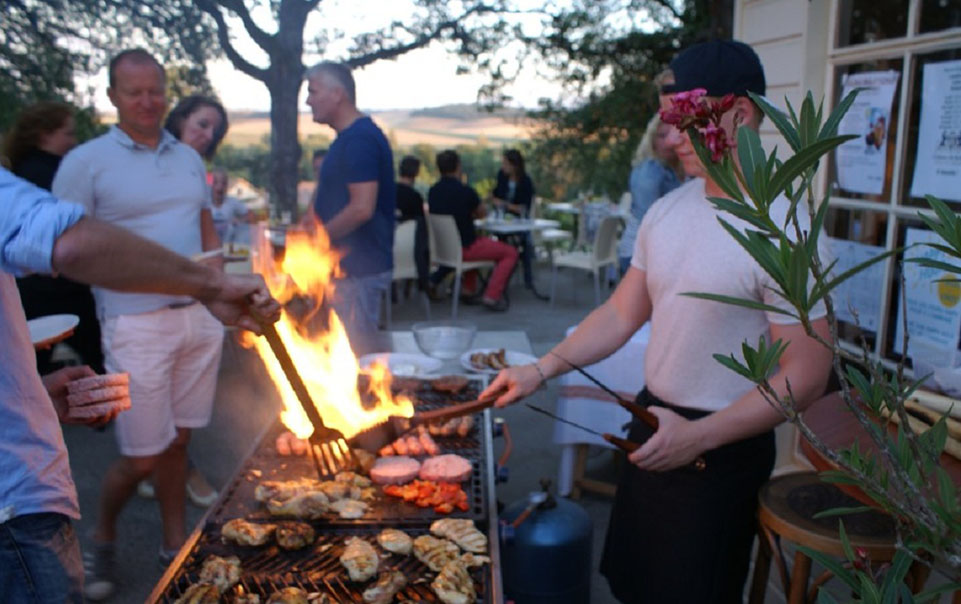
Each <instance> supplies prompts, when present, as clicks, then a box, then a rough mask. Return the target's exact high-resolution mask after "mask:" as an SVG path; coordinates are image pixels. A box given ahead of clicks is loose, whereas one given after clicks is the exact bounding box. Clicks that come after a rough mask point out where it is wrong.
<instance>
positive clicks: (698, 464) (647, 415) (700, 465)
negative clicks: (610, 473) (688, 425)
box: [528, 350, 707, 470]
mask: <svg viewBox="0 0 961 604" xmlns="http://www.w3.org/2000/svg"><path fill="white" fill-rule="evenodd" d="M551 354H552V355H554V356H555V357H557V358H559V359H560V360H562V361H564V362H565V363H567V364H568V365H570V366H571V368H572V369H574V370H575V371H577V372H578V373H579V374H581V375H583V376H584V377H586V378H587V379H589V380H590V381H591V382H592V383H594V384H595V385H596V386H597V387H598V388H600V389H601V390H603V391H604V392H606V393H608V394H610V395H611V396H613V397H614V400H615V401H616V402H617V404H618V405H620V406H621V407H622V408H624V409H626V410H627V411H628V412H629V413H630V414H631V415H633V416H634V417H636V418H637V419H639V420H641V421H642V422H644V423H645V424H647V425H648V426H649V427H650V428H651V429H653V430H655V431H656V430H657V427H658V426H659V425H660V421H659V420H658V419H657V416H656V415H654V414H653V413H651V412H650V411H648V410H647V408H645V407H643V406H641V405H639V404H637V403H635V402H633V401H628V400H625V399H624V398H623V397H622V396H621V395H619V394H618V393H617V392H615V391H614V390H612V389H611V388H608V387H607V386H605V385H604V384H603V383H601V381H600V380H598V379H597V378H596V377H594V376H593V375H591V374H590V373H588V372H587V371H585V370H584V369H582V368H581V367H578V366H577V365H575V364H574V363H571V362H570V361H568V360H567V359H565V358H564V357H562V356H561V355H559V354H557V353H556V352H554V351H553V350H552V351H551ZM528 406H530V405H528ZM536 410H537V411H540V412H541V413H547V412H545V411H544V410H543V409H536ZM548 415H550V414H548ZM553 417H555V418H557V416H553ZM557 419H560V418H557ZM561 421H565V420H563V419H562V420H561ZM567 423H571V422H567ZM578 427H579V428H583V426H578ZM601 436H602V437H603V438H604V440H606V441H607V442H609V443H611V444H613V445H615V446H617V447H618V448H620V449H621V450H623V451H625V452H627V453H632V452H633V451H635V450H637V449H638V448H639V447H640V446H641V445H639V444H637V443H635V442H631V441H629V440H624V439H622V438H618V437H616V436H613V435H610V434H602V435H601ZM609 436H610V437H611V438H608V437H609ZM612 438H613V439H617V440H618V441H621V442H616V441H615V440H611V439H612ZM629 447H633V448H629ZM691 466H692V467H693V468H694V469H695V470H703V469H704V468H706V467H707V462H705V461H704V457H702V456H700V455H698V456H697V457H696V458H695V459H694V461H693V462H691Z"/></svg>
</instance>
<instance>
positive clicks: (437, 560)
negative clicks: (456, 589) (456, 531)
mask: <svg viewBox="0 0 961 604" xmlns="http://www.w3.org/2000/svg"><path fill="white" fill-rule="evenodd" d="M459 555H460V549H458V547H457V546H456V545H454V544H453V543H451V542H450V541H448V540H447V539H438V538H437V537H431V536H430V535H421V536H420V537H417V538H416V539H414V557H415V558H417V559H418V560H420V561H421V562H423V563H424V564H425V565H426V566H427V568H429V569H431V570H432V571H434V572H435V573H436V572H440V570H441V569H442V568H444V565H445V564H447V563H448V562H450V561H451V560H454V559H455V558H457V556H459Z"/></svg>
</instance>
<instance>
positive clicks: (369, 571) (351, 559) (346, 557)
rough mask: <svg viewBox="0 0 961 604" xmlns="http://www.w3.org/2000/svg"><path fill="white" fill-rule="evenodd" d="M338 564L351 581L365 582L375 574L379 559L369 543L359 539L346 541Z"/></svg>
mask: <svg viewBox="0 0 961 604" xmlns="http://www.w3.org/2000/svg"><path fill="white" fill-rule="evenodd" d="M340 563H341V564H343V565H344V568H346V569H347V575H348V576H349V577H350V580H351V581H356V582H358V583H359V582H361V581H367V580H368V579H370V578H371V577H373V576H374V575H375V574H376V573H377V567H378V566H379V565H380V558H379V557H378V556H377V550H375V549H374V546H373V545H371V544H370V543H367V542H366V541H364V540H363V539H361V538H359V537H351V538H350V539H348V540H347V547H346V548H345V549H344V553H343V554H341V556H340Z"/></svg>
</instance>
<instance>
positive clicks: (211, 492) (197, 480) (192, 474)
mask: <svg viewBox="0 0 961 604" xmlns="http://www.w3.org/2000/svg"><path fill="white" fill-rule="evenodd" d="M218 496H219V493H217V489H215V488H213V487H212V486H211V485H210V483H209V482H207V479H206V478H205V477H204V475H203V474H201V473H200V470H198V469H197V468H190V471H189V472H188V474H187V498H188V499H189V500H190V503H192V504H194V505H195V506H197V507H200V508H206V507H210V505H211V504H213V502H215V501H217V497H218Z"/></svg>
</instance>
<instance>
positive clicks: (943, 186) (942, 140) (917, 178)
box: [911, 61, 961, 201]
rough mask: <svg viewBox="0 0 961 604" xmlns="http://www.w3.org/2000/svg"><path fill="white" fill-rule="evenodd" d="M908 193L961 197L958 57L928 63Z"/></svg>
mask: <svg viewBox="0 0 961 604" xmlns="http://www.w3.org/2000/svg"><path fill="white" fill-rule="evenodd" d="M921 83H922V87H921V123H920V125H919V126H918V149H917V156H916V157H917V160H916V161H915V162H914V180H913V181H912V182H911V197H924V196H925V195H934V196H935V197H940V198H941V199H950V200H952V201H961V61H947V62H944V63H927V64H926V65H925V66H924V73H923V75H922V81H921Z"/></svg>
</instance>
